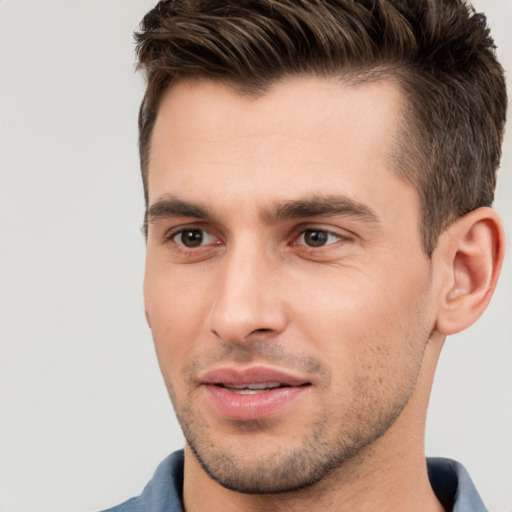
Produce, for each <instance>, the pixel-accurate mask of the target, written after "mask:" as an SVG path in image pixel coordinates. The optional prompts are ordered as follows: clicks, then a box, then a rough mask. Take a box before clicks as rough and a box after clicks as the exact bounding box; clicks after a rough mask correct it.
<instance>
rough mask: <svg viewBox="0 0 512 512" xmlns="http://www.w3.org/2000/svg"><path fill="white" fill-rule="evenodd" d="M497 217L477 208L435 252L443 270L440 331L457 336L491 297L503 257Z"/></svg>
mask: <svg viewBox="0 0 512 512" xmlns="http://www.w3.org/2000/svg"><path fill="white" fill-rule="evenodd" d="M504 245H505V244H504V234H503V227H502V224H501V221H500V218H499V216H498V214H497V213H496V212H495V211H494V210H492V209H491V208H486V207H484V208H478V209H477V210H474V211H472V212H470V213H468V214H467V215H465V216H464V217H462V218H461V219H459V220H457V221H456V222H454V223H453V224H452V225H451V226H449V227H448V228H447V229H446V230H445V231H444V232H443V233H442V234H441V236H440V237H439V243H438V246H437V248H436V251H435V252H434V255H433V258H435V259H436V262H435V264H436V266H437V267H438V268H441V269H442V271H441V272H440V276H442V277H441V280H442V282H441V283H440V286H439V290H440V297H439V299H440V302H439V310H438V311H439V312H438V319H437V330H438V331H439V332H441V333H442V334H444V335H449V334H455V333H457V332H460V331H462V330H464V329H466V328H467V327H469V326H470V325H472V324H473V323H474V322H475V321H476V320H477V319H478V318H479V317H480V315H481V314H482V313H483V312H484V311H485V309H486V307H487V305H488V304H489V301H490V299H491V297H492V294H493V292H494V289H495V287H496V283H497V281H498V276H499V273H500V270H501V265H502V263H503V257H504Z"/></svg>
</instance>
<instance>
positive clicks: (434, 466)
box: [103, 450, 488, 512]
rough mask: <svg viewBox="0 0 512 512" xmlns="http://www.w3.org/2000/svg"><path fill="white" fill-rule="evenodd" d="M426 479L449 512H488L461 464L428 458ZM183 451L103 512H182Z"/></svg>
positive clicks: (173, 455) (170, 456) (175, 453)
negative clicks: (136, 491)
mask: <svg viewBox="0 0 512 512" xmlns="http://www.w3.org/2000/svg"><path fill="white" fill-rule="evenodd" d="M427 469H428V477H429V479H430V484H431V485H432V488H433V489H434V492H435V493H436V496H437V498H438V499H439V501H440V502H441V503H442V505H443V507H444V508H445V509H446V510H450V511H452V512H488V511H487V509H486V508H485V505H484V504H483V502H482V500H481V498H480V496H479V495H478V492H477V491H476V489H475V486H474V485H473V482H472V481H471V478H469V475H468V472H467V471H466V470H465V468H464V466H462V464H459V463H458V462H455V461H454V460H450V459H442V458H428V459H427ZM182 489H183V450H179V451H177V452H174V453H173V454H171V455H169V456H168V457H167V458H166V459H165V460H164V461H163V462H162V463H161V464H160V465H159V466H158V468H157V470H156V471H155V474H154V475H153V478H152V479H151V481H150V482H149V483H148V485H146V487H145V488H144V491H143V492H142V494H141V495H140V496H138V497H136V498H132V499H130V500H128V501H125V502H124V503H122V504H121V505H118V506H117V507H114V508H109V509H108V510H104V511H103V512H183V506H182V503H181V492H182Z"/></svg>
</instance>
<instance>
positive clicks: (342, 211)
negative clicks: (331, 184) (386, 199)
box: [264, 195, 381, 224]
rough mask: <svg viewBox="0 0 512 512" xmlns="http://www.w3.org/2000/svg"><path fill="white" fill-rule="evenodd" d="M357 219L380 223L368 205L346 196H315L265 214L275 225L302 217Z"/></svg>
mask: <svg viewBox="0 0 512 512" xmlns="http://www.w3.org/2000/svg"><path fill="white" fill-rule="evenodd" d="M336 215H339V216H343V217H355V218H357V219H359V220H362V221H364V222H368V223H379V222H381V219H380V217H379V215H377V212H375V210H374V209H373V208H371V207H369V206H368V205H365V204H363V203H360V202H358V201H355V200H354V199H351V198H349V197H346V196H339V195H333V196H313V197H311V198H308V199H298V200H291V201H284V202H283V203H280V204H278V205H276V206H274V207H273V208H271V210H270V211H269V212H267V213H265V214H264V218H265V220H266V221H267V222H268V223H270V224H274V223H276V222H279V221H280V220H287V219H294V218H301V217H331V216H336Z"/></svg>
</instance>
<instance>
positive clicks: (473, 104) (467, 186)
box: [135, 0, 507, 256]
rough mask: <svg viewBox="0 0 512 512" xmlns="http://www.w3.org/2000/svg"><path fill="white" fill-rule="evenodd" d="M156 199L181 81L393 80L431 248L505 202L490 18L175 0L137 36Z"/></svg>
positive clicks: (423, 7)
mask: <svg viewBox="0 0 512 512" xmlns="http://www.w3.org/2000/svg"><path fill="white" fill-rule="evenodd" d="M135 37H136V42H137V53H138V58H139V69H142V70H143V71H144V73H145V76H146V80H147V89H146V93H145V96H144V99H143V101H142V104H141V107H140V113H139V149H140V159H141V169H142V176H143V182H144V191H145V198H146V205H147V201H148V195H147V179H148V164H149V151H150V142H151V134H152V130H153V127H154V124H155V121H156V117H157V114H158V109H159V106H160V102H161V101H162V98H163V96H164V95H165V93H166V91H167V90H168V88H169V87H170V86H172V85H173V84H174V83H176V82H177V81H179V80H181V79H184V78H189V77H199V78H206V79H211V80H217V81H221V82H223V83H225V84H227V85H229V86H230V87H234V88H235V89H237V90H239V91H241V92H243V93H246V94H247V93H248V94H262V93H264V92H265V91H266V90H267V89H268V88H269V87H270V86H271V85H272V84H273V83H275V82H276V81H277V80H281V79H283V78H286V77H290V76H296V75H304V74H310V75H317V76H325V77H330V76H338V77H342V78H346V79H347V80H354V81H357V82H359V81H366V80H380V79H390V80H393V81H395V82H396V83H397V84H398V86H399V87H400V88H401V90H402V92H403V94H404V96H405V98H406V105H407V107H406V108H405V111H404V120H405V122H404V123H403V124H404V126H403V129H402V133H401V134H400V137H399V139H398V141H397V147H396V152H395V155H394V156H395V159H396V162H397V172H398V173H399V175H401V176H402V177H403V178H404V179H405V180H406V181H408V182H409V183H411V184H412V185H413V186H415V188H416V189H417V191H418V193H419V196H420V201H421V208H422V213H421V235H422V242H423V246H424V250H425V252H426V254H427V255H428V256H430V255H431V254H432V252H433V250H434V248H435V246H436V243H437V239H438V237H439V234H440V233H441V232H442V231H443V229H444V228H445V227H446V226H447V225H449V224H450V223H451V222H452V221H453V220H455V219H457V218H458V217H461V216H463V215H465V214H466V213H468V212H470V211H471V210H474V209H476V208H478V207H480V206H489V205H491V204H492V201H493V198H494V189H495V186H496V170H497V168H498V165H499V161H500V156H501V142H502V137H503V129H504V125H505V116H506V107H507V97H506V87H505V80H504V74H503V69H502V67H501V65H500V64H499V63H498V61H497V59H496V55H495V45H494V42H493V40H492V39H491V37H490V34H489V29H488V27H487V25H486V19H485V16H484V15H482V14H477V13H475V12H474V10H473V8H472V7H471V6H470V5H469V4H468V3H467V2H464V1H462V0H170V1H169V0H167V1H162V2H160V3H158V5H157V6H156V7H155V8H154V9H152V10H151V11H150V12H149V13H148V14H147V15H146V16H145V17H144V19H143V21H142V23H141V25H140V30H139V31H138V32H137V33H136V34H135Z"/></svg>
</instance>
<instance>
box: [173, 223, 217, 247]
mask: <svg viewBox="0 0 512 512" xmlns="http://www.w3.org/2000/svg"><path fill="white" fill-rule="evenodd" d="M170 239H171V240H172V241H173V242H175V243H176V244H178V245H181V246H183V247H187V248H189V249H193V248H195V247H202V246H205V245H211V244H214V243H216V241H217V239H216V238H215V237H214V236H213V235H211V234H210V233H208V232H207V231H205V230H204V229H198V228H188V229H182V230H180V231H178V232H177V233H174V234H172V235H171V236H170Z"/></svg>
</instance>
